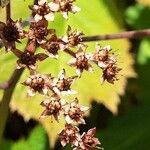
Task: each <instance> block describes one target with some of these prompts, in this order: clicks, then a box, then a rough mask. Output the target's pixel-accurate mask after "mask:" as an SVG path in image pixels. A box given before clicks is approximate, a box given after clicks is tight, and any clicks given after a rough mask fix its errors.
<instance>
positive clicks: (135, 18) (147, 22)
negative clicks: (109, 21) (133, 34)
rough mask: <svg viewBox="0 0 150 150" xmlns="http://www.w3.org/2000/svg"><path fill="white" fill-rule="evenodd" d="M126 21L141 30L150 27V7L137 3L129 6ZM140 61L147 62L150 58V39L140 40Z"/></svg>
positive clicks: (140, 62)
mask: <svg viewBox="0 0 150 150" xmlns="http://www.w3.org/2000/svg"><path fill="white" fill-rule="evenodd" d="M125 16H126V22H127V23H128V24H129V25H130V27H131V28H132V29H136V30H140V29H147V28H150V19H149V17H150V7H148V6H143V5H140V4H136V5H134V6H130V7H128V8H127V10H126V13H125ZM139 45H140V46H139V49H138V57H137V60H138V63H139V64H146V63H147V61H148V59H150V39H143V40H141V41H139Z"/></svg>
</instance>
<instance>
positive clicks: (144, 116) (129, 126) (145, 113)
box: [98, 61, 150, 150]
mask: <svg viewBox="0 0 150 150" xmlns="http://www.w3.org/2000/svg"><path fill="white" fill-rule="evenodd" d="M136 67H137V72H138V77H139V78H138V80H137V81H138V82H137V83H138V84H137V83H136V87H138V89H139V91H137V92H136V97H137V98H138V105H136V106H134V107H133V106H132V107H131V108H130V110H128V112H127V113H126V114H124V115H123V116H119V117H116V118H111V119H110V120H109V123H108V127H107V128H106V129H104V130H101V131H99V132H98V137H99V138H100V139H101V143H102V146H103V147H104V149H105V150H109V149H111V150H142V149H143V150H144V149H149V147H150V143H149V139H150V134H149V132H150V128H149V127H150V119H149V116H150V109H149V106H150V101H149V97H150V92H149V89H150V84H149V83H150V78H149V76H150V72H149V71H147V72H146V73H143V72H145V71H146V70H150V61H149V62H148V63H147V64H146V65H141V66H136Z"/></svg>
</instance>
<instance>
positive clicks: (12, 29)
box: [0, 0, 121, 150]
mask: <svg viewBox="0 0 150 150" xmlns="http://www.w3.org/2000/svg"><path fill="white" fill-rule="evenodd" d="M74 2H75V0H51V1H50V2H47V0H39V1H38V4H37V5H32V6H29V8H30V9H31V10H32V14H33V19H32V20H31V22H30V27H29V28H28V30H23V28H22V21H21V19H20V20H17V21H13V20H12V19H10V20H8V21H7V22H6V23H3V22H0V41H1V42H2V43H3V45H4V46H5V49H6V51H8V50H10V51H11V52H12V53H13V54H14V55H15V56H17V58H18V60H17V67H16V68H17V69H20V68H27V69H28V70H29V74H30V75H29V77H28V78H27V79H26V80H25V81H24V82H23V83H22V84H23V85H25V86H27V87H29V89H28V92H27V93H28V95H29V96H34V95H35V94H36V93H39V94H42V95H44V96H46V99H45V100H43V101H42V102H41V106H42V107H43V109H44V110H43V112H42V113H41V117H46V116H50V117H51V118H54V119H55V120H56V121H57V122H59V119H60V117H61V116H63V117H64V120H65V127H64V129H63V130H62V131H61V132H60V133H59V137H60V140H61V144H62V146H65V145H66V144H67V143H70V144H71V145H72V147H73V148H74V150H92V149H93V148H99V147H98V146H97V145H100V142H99V140H98V139H97V138H95V137H94V136H95V132H96V128H92V129H90V130H89V131H87V133H86V132H84V133H83V134H80V130H79V128H78V127H77V125H79V124H86V122H85V120H84V116H85V114H86V112H87V111H88V110H89V108H88V107H85V106H82V105H80V104H79V100H78V98H75V99H73V101H72V102H70V103H69V102H67V101H66V97H65V100H64V99H63V96H64V95H65V96H66V95H71V94H76V93H77V92H76V91H74V90H73V89H72V84H73V83H74V81H75V80H77V79H78V78H80V77H81V75H82V74H83V72H84V71H89V72H93V71H94V69H93V65H94V64H96V65H97V66H98V67H99V68H100V69H102V77H101V79H102V82H103V81H107V82H109V83H111V84H113V83H114V81H116V80H118V77H117V75H118V73H119V71H120V70H121V69H120V68H119V67H118V66H117V57H116V55H115V54H114V53H113V52H112V49H111V47H110V46H105V47H101V46H100V45H99V44H96V51H95V52H93V53H89V52H88V45H86V44H84V43H83V41H82V39H83V35H84V34H83V33H82V32H80V31H77V30H73V29H72V28H71V27H70V26H68V29H67V32H66V35H64V36H62V37H58V36H57V34H56V30H55V29H52V28H49V22H48V21H54V14H55V13H58V12H59V13H61V14H62V15H63V16H64V18H66V19H67V18H68V13H69V12H71V13H76V12H78V11H79V10H80V9H79V8H78V7H77V6H75V5H74ZM24 38H27V39H28V43H27V46H26V48H25V51H21V50H19V49H17V48H16V42H18V43H21V42H20V41H21V39H24ZM37 47H38V48H40V49H41V52H37V50H38V49H37ZM60 51H63V52H65V53H67V54H69V55H70V56H71V57H72V58H71V59H70V61H68V65H69V66H71V67H75V68H76V75H73V76H70V77H67V76H66V71H65V69H62V71H61V72H60V73H59V74H58V76H57V77H54V76H52V75H51V74H41V73H39V72H38V71H37V70H38V66H37V64H38V62H40V61H44V60H45V59H48V58H55V59H59V52H60Z"/></svg>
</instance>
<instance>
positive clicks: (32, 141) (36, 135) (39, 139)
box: [0, 126, 48, 150]
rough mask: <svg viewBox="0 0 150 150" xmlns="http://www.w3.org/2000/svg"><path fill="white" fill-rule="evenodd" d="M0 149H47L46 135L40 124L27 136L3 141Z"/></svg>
mask: <svg viewBox="0 0 150 150" xmlns="http://www.w3.org/2000/svg"><path fill="white" fill-rule="evenodd" d="M0 149H2V150H10V149H11V150H46V149H48V137H47V134H46V132H45V130H44V129H43V128H42V127H41V126H37V127H35V128H34V129H33V131H32V132H31V133H30V135H29V137H28V138H27V139H26V140H25V139H21V140H19V141H17V142H12V141H6V140H5V141H3V142H2V144H1V145H0Z"/></svg>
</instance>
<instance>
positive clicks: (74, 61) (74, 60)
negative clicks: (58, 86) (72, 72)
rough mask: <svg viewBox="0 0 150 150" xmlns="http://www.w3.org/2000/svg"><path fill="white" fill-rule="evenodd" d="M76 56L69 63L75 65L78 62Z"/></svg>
mask: <svg viewBox="0 0 150 150" xmlns="http://www.w3.org/2000/svg"><path fill="white" fill-rule="evenodd" d="M76 61H77V60H76V58H71V59H70V61H69V62H68V65H75V64H76Z"/></svg>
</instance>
